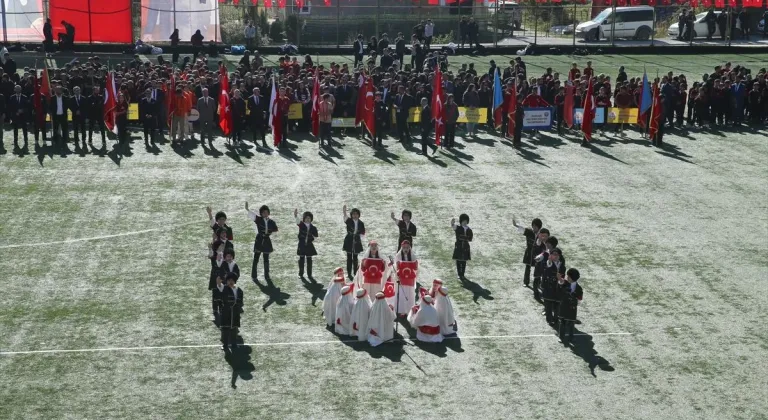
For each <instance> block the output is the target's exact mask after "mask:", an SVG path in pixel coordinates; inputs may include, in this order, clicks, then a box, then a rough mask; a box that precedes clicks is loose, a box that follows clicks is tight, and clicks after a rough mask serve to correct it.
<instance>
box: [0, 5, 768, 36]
mask: <svg viewBox="0 0 768 420" xmlns="http://www.w3.org/2000/svg"><path fill="white" fill-rule="evenodd" d="M51 1H52V0H27V1H26V2H21V1H11V2H8V1H6V0H0V5H2V10H0V12H2V13H3V19H2V24H3V27H2V36H3V41H4V42H14V41H19V40H24V39H25V37H27V36H30V35H31V36H32V38H31V39H34V38H35V37H38V38H41V37H42V23H43V21H44V20H45V19H46V18H48V17H49V13H50V10H49V9H50V8H49V4H50V2H51ZM78 1H79V2H81V3H83V2H85V3H87V4H88V5H90V4H91V3H90V2H91V1H101V0H78ZM131 1H132V4H131V13H130V19H131V27H132V33H133V39H144V40H145V41H147V42H151V43H153V44H159V45H163V44H166V43H168V42H169V40H168V38H169V36H170V32H171V30H170V29H171V28H173V27H178V28H179V29H180V33H181V40H182V42H185V41H186V42H189V37H190V34H191V33H193V32H194V31H195V30H197V29H201V28H202V29H203V33H204V34H206V42H209V41H214V42H216V43H224V44H229V45H235V44H246V39H245V32H244V29H245V25H246V24H247V22H249V21H252V22H255V23H256V26H257V37H256V39H254V40H253V41H252V44H251V45H272V46H275V45H283V44H286V43H290V44H294V45H297V46H299V47H302V46H326V47H333V46H335V47H345V46H350V45H351V44H352V43H353V41H354V39H355V38H356V36H357V35H358V34H361V35H362V36H363V37H364V39H365V41H366V42H368V41H369V40H370V38H371V37H374V36H375V37H377V38H380V37H381V36H382V35H383V34H384V33H386V34H388V36H389V39H390V41H393V40H394V39H395V37H396V36H397V35H398V33H402V34H403V35H404V37H405V38H406V42H407V43H410V40H411V35H412V34H413V32H414V27H416V26H417V25H419V24H421V23H423V22H425V21H427V20H428V19H431V21H432V22H433V23H434V38H433V40H432V43H433V44H437V45H444V44H448V43H450V42H453V43H456V44H459V45H461V44H462V43H463V42H464V43H468V42H469V41H476V42H479V43H481V44H483V45H486V46H514V45H520V46H523V45H526V44H536V45H540V46H552V47H557V46H580V45H584V46H587V45H590V46H591V45H612V46H613V45H635V46H637V45H679V44H685V43H687V44H690V45H712V46H722V45H723V44H726V45H734V44H737V45H742V44H745V43H751V44H762V43H766V45H768V41H766V37H765V33H764V31H765V28H764V24H762V23H761V22H762V16H763V14H764V12H765V9H761V8H747V9H744V10H745V11H746V13H745V14H746V24H745V25H742V22H741V20H740V19H739V18H737V15H738V12H739V10H736V11H735V13H733V14H731V13H728V18H727V19H726V23H725V30H724V31H723V32H725V33H724V35H723V36H721V35H720V26H717V27H716V29H715V33H714V34H713V35H714V36H713V39H712V40H708V39H707V35H708V34H707V32H708V28H707V24H706V23H705V22H703V21H702V20H703V15H704V12H705V10H704V9H697V10H695V12H696V14H697V18H696V19H695V20H696V23H695V24H694V25H693V28H692V31H691V34H692V35H694V36H693V37H689V38H686V39H683V40H680V39H678V37H677V33H676V28H677V21H678V16H679V14H680V12H681V11H682V10H685V11H688V10H690V7H688V6H681V5H670V6H655V7H653V8H652V9H653V14H652V18H650V20H649V21H646V22H634V23H633V24H632V25H628V24H627V25H625V24H624V23H622V22H612V23H611V25H610V26H608V27H606V26H605V25H603V29H598V30H597V35H598V36H599V39H594V38H595V36H594V35H595V33H594V32H595V31H594V30H593V31H592V32H590V31H584V32H577V30H576V29H577V26H578V25H579V24H580V23H584V22H588V21H590V20H591V19H593V17H594V13H595V12H597V11H599V10H597V9H596V8H595V7H593V6H592V5H589V4H580V2H575V3H535V2H524V1H520V2H519V3H514V4H513V3H512V2H492V3H480V2H476V1H472V0H459V2H457V3H454V4H452V5H448V6H436V5H430V4H429V1H430V0H402V1H401V0H352V1H350V0H328V3H326V2H325V1H324V0H323V1H319V0H318V1H309V0H305V1H298V2H297V0H286V1H285V3H284V4H282V3H281V2H278V1H277V0H275V1H273V2H272V5H273V7H265V6H264V3H265V2H264V1H263V0H262V1H259V2H258V5H252V3H251V1H250V0H241V1H239V2H238V4H237V5H235V4H234V2H226V3H220V2H219V1H218V0H131ZM22 4H23V5H24V6H23V7H22V6H21V5H22ZM278 4H282V5H284V7H282V8H280V7H278ZM326 4H327V5H326ZM300 6H301V7H300ZM645 7H649V6H645ZM78 12H79V13H88V10H86V9H83V10H78ZM716 12H717V13H718V14H719V13H720V12H721V11H719V10H718V11H716ZM126 19H127V18H126ZM462 19H473V20H474V22H475V23H476V25H477V26H476V31H475V34H476V37H475V38H474V39H469V37H468V35H469V34H468V33H467V32H468V31H466V30H464V26H463V25H462V23H461V21H462ZM54 24H56V23H54ZM93 24H94V25H106V24H109V19H108V18H107V17H105V16H98V19H96V20H94V23H93ZM161 24H162V25H161ZM617 25H618V26H617ZM148 26H151V27H153V28H154V27H158V28H160V29H156V30H155V32H154V33H148V28H147V27H148ZM742 26H744V28H742ZM745 28H747V30H746V31H745V30H744V29H745ZM613 35H615V36H613ZM585 38H587V39H585ZM86 42H93V40H90V41H89V40H88V39H82V38H80V39H78V43H86Z"/></svg>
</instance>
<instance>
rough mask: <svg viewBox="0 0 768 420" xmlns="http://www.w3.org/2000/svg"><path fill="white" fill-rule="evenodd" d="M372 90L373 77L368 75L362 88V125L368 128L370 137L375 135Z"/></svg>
mask: <svg viewBox="0 0 768 420" xmlns="http://www.w3.org/2000/svg"><path fill="white" fill-rule="evenodd" d="M374 91H375V89H374V87H373V79H371V78H370V77H369V78H368V79H367V80H366V81H365V89H364V90H363V93H364V94H365V98H364V102H363V125H365V128H367V129H368V132H369V133H371V137H376V109H375V108H374V107H375V99H374V96H373V92H374Z"/></svg>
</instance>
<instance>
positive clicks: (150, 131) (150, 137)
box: [143, 119, 155, 143]
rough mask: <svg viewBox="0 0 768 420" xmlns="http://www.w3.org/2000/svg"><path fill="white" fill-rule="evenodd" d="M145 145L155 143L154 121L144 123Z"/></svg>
mask: <svg viewBox="0 0 768 420" xmlns="http://www.w3.org/2000/svg"><path fill="white" fill-rule="evenodd" d="M143 126H144V143H149V142H150V141H151V142H152V143H154V142H155V121H154V119H150V120H149V121H144V124H143Z"/></svg>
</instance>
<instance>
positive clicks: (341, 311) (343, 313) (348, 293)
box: [335, 284, 355, 335]
mask: <svg viewBox="0 0 768 420" xmlns="http://www.w3.org/2000/svg"><path fill="white" fill-rule="evenodd" d="M353 288H354V286H353V285H351V284H350V285H349V286H344V287H342V288H341V296H339V301H338V302H337V303H336V326H335V328H336V334H338V335H351V334H352V322H351V321H352V306H353V305H354V304H355V301H354V297H353V296H352V289H353Z"/></svg>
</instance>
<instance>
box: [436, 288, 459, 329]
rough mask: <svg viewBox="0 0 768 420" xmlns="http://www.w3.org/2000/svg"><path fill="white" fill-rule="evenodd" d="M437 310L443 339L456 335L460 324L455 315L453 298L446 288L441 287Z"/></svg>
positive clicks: (438, 293) (437, 298) (438, 294)
mask: <svg viewBox="0 0 768 420" xmlns="http://www.w3.org/2000/svg"><path fill="white" fill-rule="evenodd" d="M435 310H437V317H438V319H439V320H440V334H442V335H443V337H447V336H454V335H456V332H457V331H458V324H457V323H456V316H455V315H454V313H453V303H452V302H451V298H449V297H448V289H447V288H445V287H441V288H440V289H439V290H438V291H437V297H436V298H435Z"/></svg>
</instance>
